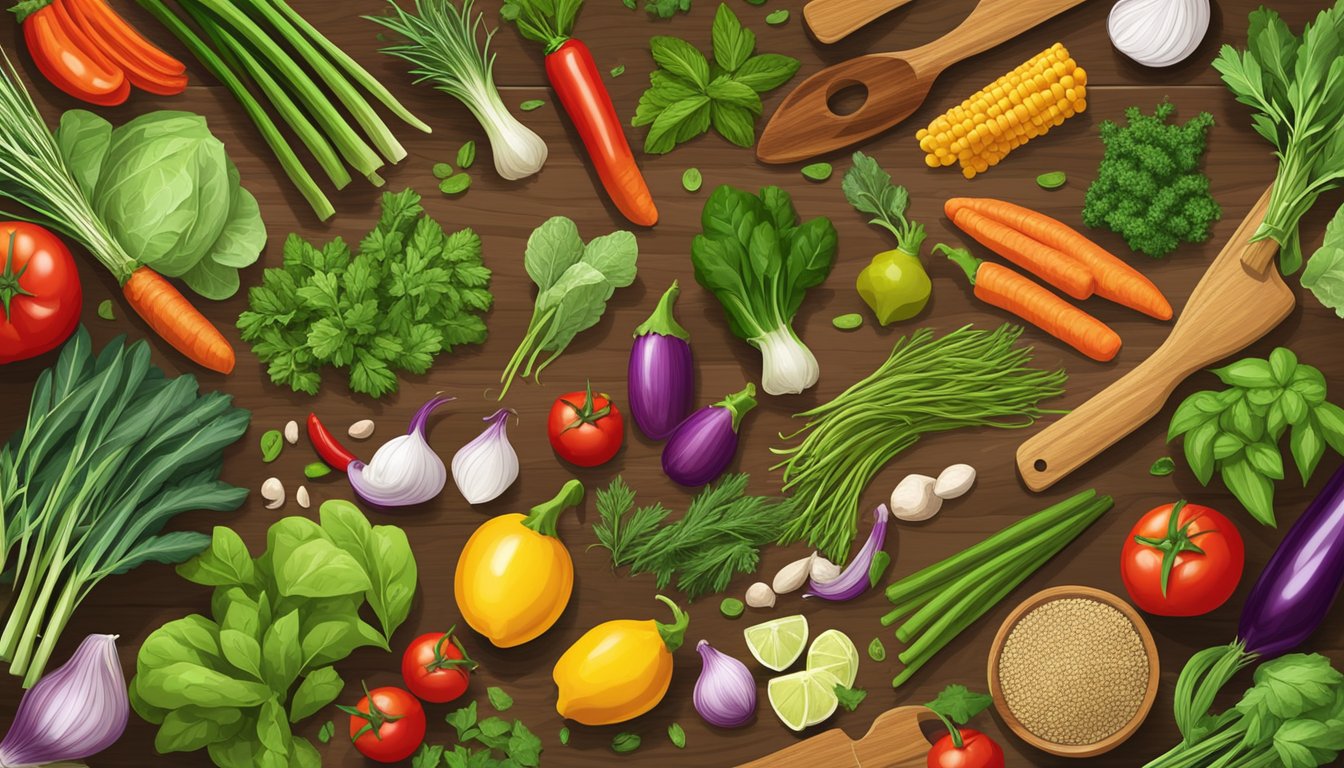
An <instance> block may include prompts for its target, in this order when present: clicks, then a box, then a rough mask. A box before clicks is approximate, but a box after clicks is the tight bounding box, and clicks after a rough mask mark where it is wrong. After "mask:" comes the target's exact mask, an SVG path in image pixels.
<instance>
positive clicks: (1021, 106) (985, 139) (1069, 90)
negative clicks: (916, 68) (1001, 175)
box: [915, 43, 1087, 179]
mask: <svg viewBox="0 0 1344 768" xmlns="http://www.w3.org/2000/svg"><path fill="white" fill-rule="evenodd" d="M1086 109H1087V72H1086V71H1085V70H1084V69H1083V68H1082V67H1080V66H1078V63H1077V62H1076V61H1074V60H1073V57H1071V56H1069V50H1068V49H1067V48H1065V47H1064V46H1063V45H1061V44H1060V43H1055V44H1054V45H1053V46H1051V47H1050V48H1048V49H1046V50H1044V51H1042V52H1041V53H1040V54H1039V55H1037V56H1035V57H1034V58H1032V59H1031V60H1030V61H1028V62H1026V63H1025V64H1023V65H1022V66H1020V67H1018V68H1017V69H1014V70H1013V71H1012V72H1009V73H1008V74H1006V75H1004V76H1003V77H1000V78H999V79H998V80H995V81H994V82H993V83H991V84H990V85H988V86H986V87H985V88H983V89H981V90H980V91H977V92H976V93H975V95H973V96H971V97H970V98H969V99H967V100H966V101H963V102H962V103H961V104H959V105H957V106H955V107H953V108H952V109H950V110H948V111H947V112H946V113H945V114H943V115H940V116H939V117H938V118H937V119H936V120H934V121H933V122H932V123H930V124H929V127H928V128H925V129H922V130H920V131H919V132H918V133H916V134H915V138H917V139H919V147H920V149H922V150H924V152H925V153H926V157H925V158H924V162H925V163H926V164H928V166H929V167H930V168H938V167H940V166H945V165H952V164H953V163H956V162H960V163H961V173H962V175H963V176H965V177H966V178H968V179H973V178H975V175H976V174H977V173H984V172H985V171H987V170H989V168H991V167H992V166H995V165H998V164H999V161H1000V160H1002V159H1003V158H1004V157H1006V156H1007V155H1008V153H1009V152H1012V151H1013V150H1014V149H1017V148H1018V147H1020V146H1022V145H1023V144H1026V143H1027V142H1028V141H1031V140H1032V139H1034V138H1036V137H1037V136H1041V135H1044V134H1045V133H1047V132H1048V131H1049V130H1050V129H1051V128H1053V127H1055V126H1057V125H1060V124H1062V123H1063V122H1064V121H1065V120H1067V119H1068V118H1070V117H1073V116H1074V115H1075V114H1077V113H1079V112H1082V111H1084V110H1086Z"/></svg>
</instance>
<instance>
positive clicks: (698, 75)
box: [649, 35, 709, 88]
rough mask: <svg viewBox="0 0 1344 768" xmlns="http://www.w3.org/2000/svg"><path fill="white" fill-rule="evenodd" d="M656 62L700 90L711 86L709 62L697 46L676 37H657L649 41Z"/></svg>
mask: <svg viewBox="0 0 1344 768" xmlns="http://www.w3.org/2000/svg"><path fill="white" fill-rule="evenodd" d="M649 50H650V52H651V53H652V54H653V60H654V62H655V63H656V64H657V65H658V66H660V67H662V68H663V69H665V70H667V71H668V72H670V73H672V74H673V75H676V76H678V77H681V78H685V79H686V80H687V81H688V82H690V83H692V84H693V85H695V86H697V87H699V88H705V87H706V86H708V85H709V62H708V61H707V60H705V56H704V54H702V53H700V51H698V50H696V49H695V46H693V45H691V44H690V43H688V42H686V41H685V40H682V39H680V38H676V37H669V36H667V35H655V36H654V37H653V38H651V39H650V40H649Z"/></svg>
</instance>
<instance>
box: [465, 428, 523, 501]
mask: <svg viewBox="0 0 1344 768" xmlns="http://www.w3.org/2000/svg"><path fill="white" fill-rule="evenodd" d="M510 414H513V411H511V410H509V409H507V408H501V409H500V410H498V411H495V413H494V414H493V415H491V416H487V417H486V418H485V419H483V421H486V422H489V424H490V426H488V427H486V428H485V431H484V432H482V433H481V434H479V435H477V436H476V439H474V440H472V441H471V442H470V443H467V444H466V445H464V446H462V448H460V449H459V450H458V452H457V453H455V454H453V482H454V483H456V484H457V490H459V491H461V492H462V496H463V497H464V498H465V499H466V500H467V503H468V504H484V503H485V502H487V501H493V500H494V499H497V498H499V495H500V494H502V493H504V492H505V491H507V490H508V489H509V486H511V485H513V483H514V481H515V480H517V479H518V453H517V452H516V451H514V450H513V445H512V444H510V443H509V435H508V432H507V431H506V426H507V423H508V420H509V415H510Z"/></svg>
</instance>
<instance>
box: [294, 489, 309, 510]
mask: <svg viewBox="0 0 1344 768" xmlns="http://www.w3.org/2000/svg"><path fill="white" fill-rule="evenodd" d="M294 500H295V501H297V502H298V503H299V506H300V507H303V508H304V509H307V508H308V506H309V505H310V504H311V503H312V502H311V501H310V500H309V498H308V486H306V485H300V486H299V490H297V491H295V492H294Z"/></svg>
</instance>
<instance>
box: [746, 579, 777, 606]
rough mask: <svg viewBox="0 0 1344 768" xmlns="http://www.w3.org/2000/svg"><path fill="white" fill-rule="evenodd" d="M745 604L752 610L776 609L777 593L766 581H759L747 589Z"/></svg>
mask: <svg viewBox="0 0 1344 768" xmlns="http://www.w3.org/2000/svg"><path fill="white" fill-rule="evenodd" d="M744 602H745V603H746V604H747V605H749V606H751V607H752V608H774V607H775V591H774V590H773V589H771V588H770V585H769V584H766V583H765V582H764V581H758V582H756V583H755V584H752V585H751V586H750V587H747V596H746V600H745V601H744Z"/></svg>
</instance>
